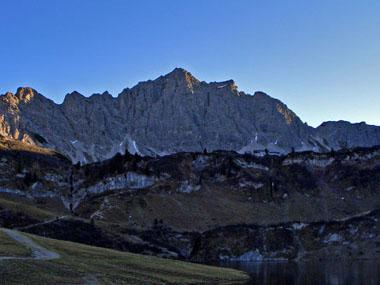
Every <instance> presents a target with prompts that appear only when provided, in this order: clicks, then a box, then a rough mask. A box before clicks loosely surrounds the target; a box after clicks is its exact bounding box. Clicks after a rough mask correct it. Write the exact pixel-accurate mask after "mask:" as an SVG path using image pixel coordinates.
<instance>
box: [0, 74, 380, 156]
mask: <svg viewBox="0 0 380 285" xmlns="http://www.w3.org/2000/svg"><path fill="white" fill-rule="evenodd" d="M0 135H1V136H3V137H6V138H9V139H16V140H21V141H23V142H26V143H29V144H36V145H40V146H45V147H49V148H53V149H55V150H57V151H59V152H61V153H63V154H65V155H67V156H68V157H70V158H71V160H72V161H73V162H74V163H75V162H78V161H79V162H81V163H87V162H93V161H99V160H103V159H107V158H110V157H112V156H113V155H115V154H116V153H117V152H121V153H124V151H125V150H126V149H128V151H129V152H131V153H139V154H141V155H165V154H170V153H176V152H181V151H203V150H204V149H206V150H208V151H212V150H218V149H223V150H235V151H238V152H240V153H245V152H253V153H257V154H260V153H264V151H265V150H266V149H267V150H268V151H269V152H272V153H280V154H281V153H288V152H290V151H292V150H295V151H304V150H313V151H317V152H323V151H330V150H331V148H333V149H339V148H344V147H358V146H363V147H368V146H373V145H379V144H380V127H376V126H369V125H366V124H364V123H360V124H350V123H348V122H343V121H340V122H326V123H323V124H322V125H321V126H319V127H318V128H312V127H309V126H307V125H306V124H305V123H303V122H302V121H301V120H300V118H298V117H297V115H296V114H295V113H294V112H292V111H291V110H290V109H289V108H288V107H287V106H286V105H285V104H283V103H282V102H281V101H279V100H276V99H274V98H272V97H270V96H268V95H267V94H265V93H263V92H256V93H255V94H254V95H249V94H245V93H244V92H240V91H239V90H238V88H237V86H236V85H235V83H234V81H233V80H229V81H224V82H210V83H206V82H204V81H199V80H198V79H196V78H195V77H193V76H192V75H191V73H189V72H187V71H186V70H184V69H180V68H176V69H174V70H173V71H172V72H170V73H169V74H167V75H165V76H160V77H159V78H157V79H155V80H149V81H145V82H140V83H138V84H137V85H136V86H134V87H133V88H131V89H129V88H127V89H124V90H123V91H122V92H121V93H120V94H119V95H118V97H116V98H115V97H112V96H111V95H110V94H109V93H108V92H105V93H103V94H94V95H92V96H91V97H84V96H83V95H81V94H80V93H78V92H72V93H70V94H67V95H66V97H65V99H64V101H63V103H62V104H56V103H54V102H53V101H51V100H49V99H47V98H46V97H44V96H43V95H41V94H39V93H38V92H37V91H35V90H33V89H31V88H19V89H18V90H17V92H16V94H12V93H10V92H8V93H6V94H5V95H2V96H0Z"/></svg>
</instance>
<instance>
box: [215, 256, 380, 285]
mask: <svg viewBox="0 0 380 285" xmlns="http://www.w3.org/2000/svg"><path fill="white" fill-rule="evenodd" d="M222 266H226V267H232V268H236V269H239V270H243V271H246V272H248V273H249V274H250V276H251V277H252V281H251V282H250V283H248V284H249V285H256V284H260V285H261V284H262V285H272V284H273V285H274V284H284V285H288V284H289V285H290V284H297V285H298V284H299V285H301V284H302V285H303V284H318V285H322V284H329V285H330V284H331V285H341V284H344V285H346V284H347V285H351V284H352V285H359V284H360V285H361V284H363V285H380V260H355V261H318V262H299V263H296V262H228V263H223V264H222Z"/></svg>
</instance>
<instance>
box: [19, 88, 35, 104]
mask: <svg viewBox="0 0 380 285" xmlns="http://www.w3.org/2000/svg"><path fill="white" fill-rule="evenodd" d="M37 94H38V92H37V91H36V90H34V89H33V88H31V87H19V88H18V89H17V92H16V94H15V96H16V97H17V98H18V99H19V100H20V101H24V102H26V103H27V102H29V101H30V100H32V99H33V97H34V96H36V95H37Z"/></svg>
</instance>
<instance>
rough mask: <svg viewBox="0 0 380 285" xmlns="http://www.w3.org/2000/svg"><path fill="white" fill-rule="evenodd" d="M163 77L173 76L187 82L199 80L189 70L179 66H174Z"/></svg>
mask: <svg viewBox="0 0 380 285" xmlns="http://www.w3.org/2000/svg"><path fill="white" fill-rule="evenodd" d="M164 78H174V79H176V80H178V81H185V82H188V83H195V82H199V80H198V79H196V78H195V77H194V76H193V75H192V74H191V73H190V72H189V71H187V70H186V69H183V68H180V67H176V68H174V69H173V71H171V72H169V73H168V74H166V75H165V76H164Z"/></svg>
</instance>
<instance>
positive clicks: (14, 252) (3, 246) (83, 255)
mask: <svg viewBox="0 0 380 285" xmlns="http://www.w3.org/2000/svg"><path fill="white" fill-rule="evenodd" d="M20 235H21V234H20ZM21 236H24V237H25V239H27V240H29V241H31V242H33V243H35V245H36V246H39V247H43V248H47V249H49V250H50V251H51V252H53V253H55V254H56V256H55V258H54V259H53V258H46V259H45V258H42V259H41V258H38V257H35V256H36V254H35V252H34V248H32V252H30V250H28V248H27V247H25V246H24V245H22V244H20V243H19V242H18V241H15V240H12V239H11V238H9V237H8V236H7V234H6V233H5V232H3V231H1V230H0V241H1V243H0V264H1V266H0V283H1V284H21V283H22V284H242V283H244V282H246V281H247V280H248V276H247V275H246V274H244V273H242V272H239V271H236V270H232V269H222V268H216V267H211V266H204V265H198V264H191V263H185V262H181V261H173V260H167V259H161V258H157V257H146V256H142V255H137V254H132V253H125V252H119V251H115V250H109V249H103V248H98V247H91V246H86V245H81V244H76V243H72V242H65V241H58V240H53V239H46V238H41V237H37V236H33V235H26V234H22V235H21ZM4 256H8V257H14V258H15V259H9V260H2V259H3V258H4ZM28 256H29V258H28ZM33 256H34V257H33ZM17 258H25V259H24V260H23V259H17Z"/></svg>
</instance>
